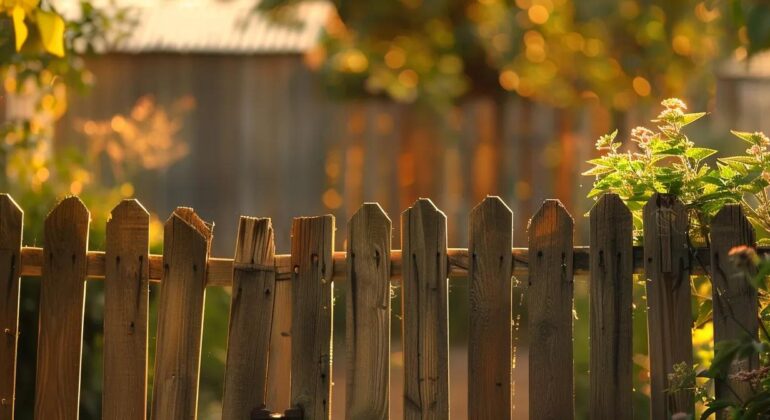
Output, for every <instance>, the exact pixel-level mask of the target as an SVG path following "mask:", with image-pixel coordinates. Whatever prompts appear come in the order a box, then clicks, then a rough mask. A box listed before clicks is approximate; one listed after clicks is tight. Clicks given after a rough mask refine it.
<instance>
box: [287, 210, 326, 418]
mask: <svg viewBox="0 0 770 420" xmlns="http://www.w3.org/2000/svg"><path fill="white" fill-rule="evenodd" d="M333 253H334V216H331V215H326V216H320V217H300V218H295V219H294V223H293V224H292V228H291V264H292V267H294V272H293V275H292V279H291V281H292V300H293V304H292V317H291V319H292V323H291V336H292V337H291V339H292V344H291V405H292V406H293V407H294V408H299V409H301V410H302V412H303V415H304V416H305V418H306V419H309V420H321V419H329V418H330V416H331V384H332V287H333V286H332V273H333V269H334V268H333V266H332V265H333V260H332V255H333Z"/></svg>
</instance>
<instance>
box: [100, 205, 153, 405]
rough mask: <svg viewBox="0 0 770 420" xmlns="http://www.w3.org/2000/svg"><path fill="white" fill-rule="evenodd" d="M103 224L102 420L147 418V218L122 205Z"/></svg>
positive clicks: (139, 210)
mask: <svg viewBox="0 0 770 420" xmlns="http://www.w3.org/2000/svg"><path fill="white" fill-rule="evenodd" d="M111 216H112V217H111V218H110V220H109V221H108V222H107V242H106V247H105V254H106V255H105V276H104V393H103V397H102V400H103V403H102V417H103V418H105V419H144V418H145V417H146V416H147V327H148V325H147V323H148V306H149V293H150V289H149V277H150V269H149V264H148V261H149V249H148V247H149V236H150V232H149V228H150V215H149V213H147V210H145V209H144V207H142V205H141V204H139V202H138V201H136V200H123V201H122V202H121V203H120V204H118V205H117V206H116V207H115V208H114V209H113V210H112V214H111Z"/></svg>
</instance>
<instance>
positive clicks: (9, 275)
mask: <svg viewBox="0 0 770 420" xmlns="http://www.w3.org/2000/svg"><path fill="white" fill-rule="evenodd" d="M23 220H24V213H23V212H22V211H21V209H20V208H19V206H18V205H17V204H16V202H14V201H13V198H11V196H10V195H8V194H0V418H2V419H8V420H13V416H14V407H15V396H16V393H15V390H16V387H15V386H16V348H17V343H18V341H19V340H18V339H19V274H20V272H21V234H22V225H23Z"/></svg>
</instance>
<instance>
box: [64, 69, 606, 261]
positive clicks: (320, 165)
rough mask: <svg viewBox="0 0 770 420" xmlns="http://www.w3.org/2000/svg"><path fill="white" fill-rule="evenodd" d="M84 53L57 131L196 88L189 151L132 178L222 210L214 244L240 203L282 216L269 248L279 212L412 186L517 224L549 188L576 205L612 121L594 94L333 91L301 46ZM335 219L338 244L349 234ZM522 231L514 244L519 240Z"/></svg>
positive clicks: (386, 202)
mask: <svg viewBox="0 0 770 420" xmlns="http://www.w3.org/2000/svg"><path fill="white" fill-rule="evenodd" d="M88 67H89V68H90V69H91V71H92V72H93V73H94V75H95V80H96V85H95V87H94V88H93V89H92V91H91V92H89V93H88V94H87V95H85V96H76V95H73V97H72V103H71V105H70V108H69V112H68V113H67V115H66V116H65V118H64V119H63V120H62V121H61V122H60V124H59V127H58V131H57V133H58V136H59V137H60V138H61V139H67V140H68V141H77V140H74V139H78V138H79V139H81V140H79V141H83V140H82V139H83V137H84V136H83V134H80V133H76V132H75V127H76V126H77V125H78V124H79V123H82V122H83V121H84V120H89V119H95V120H107V119H109V118H112V116H114V115H116V114H126V113H128V112H129V111H130V109H131V107H132V106H133V104H134V103H135V102H136V100H137V99H138V98H140V97H142V96H144V95H153V96H154V98H155V99H156V100H157V102H158V104H159V105H161V106H170V105H171V104H172V103H173V102H174V101H175V100H177V99H178V98H180V97H183V96H185V95H192V96H193V97H194V98H195V100H196V107H195V109H194V110H193V111H192V112H191V113H190V114H188V116H187V118H186V119H185V122H184V126H183V128H182V130H181V132H180V135H179V136H180V137H181V139H182V140H183V141H185V142H186V143H187V144H188V146H189V149H190V152H189V155H188V156H187V157H186V158H184V159H182V160H181V161H180V162H178V163H176V164H175V165H173V166H172V167H170V168H168V169H166V170H165V171H163V172H162V173H160V174H148V175H146V176H142V177H140V179H138V180H137V181H136V191H138V192H139V193H140V196H139V198H140V199H142V200H143V201H144V202H145V203H147V204H148V206H149V207H150V208H153V209H157V210H158V212H159V214H168V213H169V212H170V211H172V210H173V208H174V205H176V204H178V203H185V204H188V205H190V206H193V207H195V208H196V209H197V210H198V211H199V212H200V214H201V215H202V216H203V217H205V218H208V219H213V220H217V221H218V223H220V225H218V226H217V235H216V237H215V238H214V243H213V245H212V246H213V248H212V252H213V253H214V255H221V254H224V253H227V252H230V251H231V250H230V247H231V244H232V243H233V241H234V240H235V236H236V230H237V229H236V228H237V226H236V222H237V220H238V218H237V216H238V215H239V214H244V213H245V214H272V215H277V216H278V217H276V220H275V226H276V235H275V238H276V247H277V249H278V250H287V249H288V247H289V232H288V229H287V226H290V220H289V219H288V216H283V215H290V214H296V213H297V212H298V211H300V210H302V211H304V212H310V213H313V214H320V213H324V212H328V213H332V214H334V215H335V216H337V217H338V218H341V219H343V220H345V219H347V218H349V217H350V216H352V214H353V212H354V211H355V210H356V209H357V207H358V205H359V204H360V203H361V202H362V201H378V202H379V203H381V205H382V206H383V208H384V209H385V211H387V212H388V213H389V214H398V212H399V210H400V209H403V208H406V207H407V206H408V205H409V203H412V202H413V201H414V200H415V199H416V198H418V197H434V200H435V201H436V203H437V205H439V206H440V207H441V208H442V209H444V211H445V212H446V213H447V216H448V217H465V215H467V214H468V212H469V211H470V209H471V208H472V206H473V205H474V204H475V203H477V202H478V201H479V200H480V199H482V198H483V197H484V196H486V195H488V194H494V195H499V196H501V197H502V198H503V199H504V200H506V202H508V203H513V204H515V205H516V208H517V209H519V211H518V212H517V214H516V215H515V221H514V224H515V226H517V227H525V225H526V217H525V216H524V215H527V214H531V212H532V211H533V210H534V209H535V208H536V207H537V206H538V205H539V204H540V202H541V201H542V200H543V199H545V198H546V197H551V196H556V197H557V198H559V199H561V200H562V201H563V202H565V204H566V205H567V208H568V209H569V210H570V211H571V212H572V213H573V214H583V213H585V211H587V209H588V206H589V205H590V202H589V201H588V200H585V199H583V198H582V197H584V196H585V191H587V188H588V186H589V185H590V180H588V179H582V177H580V176H579V172H580V171H581V170H582V169H584V168H583V167H582V162H584V161H585V160H586V159H588V158H590V157H591V154H592V153H593V142H594V140H595V138H596V137H597V136H598V135H599V134H602V133H604V132H606V131H607V130H608V129H609V125H610V123H609V118H608V117H607V115H605V114H603V113H602V112H600V111H598V106H596V107H591V106H587V107H586V108H585V110H584V111H583V112H582V113H581V114H580V115H568V114H567V113H566V112H564V111H558V110H555V109H553V108H549V107H546V106H543V105H538V104H533V103H531V102H528V101H523V100H521V99H516V98H510V99H505V100H502V101H495V100H493V99H491V98H484V97H480V98H471V99H467V100H464V101H463V102H462V103H460V104H459V105H458V106H457V107H455V108H454V109H452V110H450V111H448V112H446V113H443V114H442V115H438V114H437V113H436V112H431V111H428V110H425V109H423V108H420V107H418V106H416V105H404V104H394V103H392V102H390V101H387V100H384V99H366V100H359V101H346V102H340V101H334V100H332V99H330V98H329V97H328V95H327V94H326V92H325V91H324V89H323V86H322V84H321V81H320V80H319V78H318V77H317V75H315V74H313V73H311V72H310V71H309V70H308V69H307V68H306V67H305V66H304V64H303V63H302V58H301V57H300V56H296V55H260V56H232V55H182V54H143V55H120V54H115V55H107V56H101V57H95V58H90V59H89V61H88ZM565 183H568V184H569V185H564V184H565ZM281 217H286V220H281ZM338 229H339V231H338V232H337V235H336V237H337V242H338V243H337V247H338V248H340V247H342V246H344V240H345V238H346V237H347V235H346V232H345V229H346V227H345V226H344V225H343V226H340V227H339V228H338ZM394 229H395V232H394V233H395V234H398V233H399V229H400V226H399V224H398V223H395V224H394ZM523 232H524V229H521V230H517V233H516V235H515V237H514V243H515V244H516V245H523V244H524V243H525V242H526V238H525V236H524V233H523ZM447 234H448V239H449V245H450V246H452V245H453V244H456V243H465V241H466V240H467V236H468V232H466V229H458V228H455V227H454V226H452V227H450V229H449V231H448V232H447ZM576 234H577V238H578V239H582V238H587V233H586V232H580V231H579V232H577V233H576Z"/></svg>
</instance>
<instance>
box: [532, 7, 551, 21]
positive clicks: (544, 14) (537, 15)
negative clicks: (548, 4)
mask: <svg viewBox="0 0 770 420" xmlns="http://www.w3.org/2000/svg"><path fill="white" fill-rule="evenodd" d="M527 16H528V17H529V20H531V21H532V23H534V24H537V25H542V24H544V23H546V22H548V18H549V17H550V13H548V9H546V8H545V6H543V5H541V4H535V5H533V6H532V7H530V8H529V10H528V11H527Z"/></svg>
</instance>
